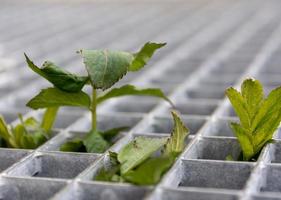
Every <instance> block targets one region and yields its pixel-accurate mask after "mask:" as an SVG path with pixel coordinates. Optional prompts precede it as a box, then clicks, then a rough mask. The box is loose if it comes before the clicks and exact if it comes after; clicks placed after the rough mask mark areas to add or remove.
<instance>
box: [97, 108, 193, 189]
mask: <svg viewBox="0 0 281 200" xmlns="http://www.w3.org/2000/svg"><path fill="white" fill-rule="evenodd" d="M171 113H172V116H173V121H174V128H173V131H172V133H171V136H170V137H164V138H150V137H136V138H135V139H134V140H133V141H131V142H130V143H128V144H127V145H125V146H124V147H123V148H122V149H121V150H120V151H119V152H118V153H115V152H109V155H108V159H109V160H108V163H109V164H104V166H103V167H102V168H101V169H100V171H99V172H98V173H97V175H96V176H95V177H94V179H95V180H98V181H110V182H129V183H133V184H136V185H154V184H156V183H158V182H159V181H160V179H161V177H162V175H163V174H164V173H165V172H166V171H167V170H168V169H169V168H170V167H171V166H172V164H173V163H174V161H175V159H176V158H177V156H178V155H179V154H180V153H181V152H182V151H183V149H184V146H185V139H186V137H187V135H188V132H189V130H188V128H187V127H185V125H184V124H183V122H182V121H181V119H180V117H179V116H178V114H177V113H176V112H175V111H172V112H171ZM160 149H161V153H160V155H157V153H156V152H158V151H159V150H160Z"/></svg>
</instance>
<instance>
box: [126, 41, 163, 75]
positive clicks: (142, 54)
mask: <svg viewBox="0 0 281 200" xmlns="http://www.w3.org/2000/svg"><path fill="white" fill-rule="evenodd" d="M165 45H166V43H152V42H147V43H146V44H145V45H144V46H143V47H142V48H141V50H140V51H139V52H138V53H135V54H134V60H133V61H132V64H131V65H130V67H129V71H138V70H140V69H141V68H143V67H144V65H146V63H147V62H148V61H149V59H150V58H151V57H152V56H153V54H154V52H155V51H156V50H157V49H159V48H162V47H163V46H165Z"/></svg>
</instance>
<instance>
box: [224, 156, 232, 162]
mask: <svg viewBox="0 0 281 200" xmlns="http://www.w3.org/2000/svg"><path fill="white" fill-rule="evenodd" d="M225 160H227V161H234V158H233V156H232V155H228V156H226V158H225Z"/></svg>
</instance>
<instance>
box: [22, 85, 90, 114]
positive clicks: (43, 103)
mask: <svg viewBox="0 0 281 200" xmlns="http://www.w3.org/2000/svg"><path fill="white" fill-rule="evenodd" d="M90 102H91V100H90V97H89V96H88V95H87V94H86V93H85V92H82V91H80V92H77V93H69V92H64V91H61V90H59V89H57V88H47V89H44V90H42V91H41V92H40V93H39V94H38V95H36V96H35V97H34V98H32V99H31V100H30V101H29V102H28V103H27V104H26V105H27V106H28V107H30V108H33V109H39V108H50V107H59V106H78V107H86V108H89V107H90Z"/></svg>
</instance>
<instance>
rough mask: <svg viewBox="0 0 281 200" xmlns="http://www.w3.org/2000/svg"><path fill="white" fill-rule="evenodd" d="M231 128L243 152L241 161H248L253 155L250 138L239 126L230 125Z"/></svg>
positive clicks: (235, 124)
mask: <svg viewBox="0 0 281 200" xmlns="http://www.w3.org/2000/svg"><path fill="white" fill-rule="evenodd" d="M231 128H232V130H233V132H234V133H235V135H236V137H237V139H238V141H239V144H240V147H241V149H242V152H243V160H245V161H247V160H250V159H251V158H252V156H254V155H255V151H254V147H253V144H252V138H251V137H250V136H249V134H247V133H246V130H245V129H243V128H242V127H241V125H240V124H237V123H231Z"/></svg>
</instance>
